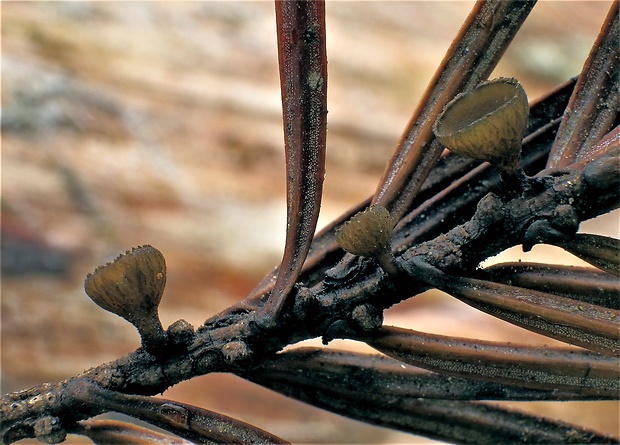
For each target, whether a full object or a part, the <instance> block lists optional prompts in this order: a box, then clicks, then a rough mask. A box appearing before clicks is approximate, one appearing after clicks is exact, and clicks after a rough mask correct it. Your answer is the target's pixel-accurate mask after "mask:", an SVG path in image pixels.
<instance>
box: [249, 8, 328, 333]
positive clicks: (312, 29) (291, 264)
mask: <svg viewBox="0 0 620 445" xmlns="http://www.w3.org/2000/svg"><path fill="white" fill-rule="evenodd" d="M275 4H276V23H277V29H278V60H279V65H280V87H281V91H282V113H283V121H284V146H285V151H286V175H287V181H286V187H287V197H286V202H287V226H286V227H287V230H286V244H285V247H284V257H283V259H282V265H281V266H280V269H279V271H278V275H277V278H276V282H275V285H274V287H273V290H272V292H271V295H270V297H269V300H268V301H267V303H266V304H265V306H264V307H263V308H262V309H261V310H260V311H258V312H257V314H256V316H257V321H258V322H259V323H260V324H261V325H271V324H273V323H275V320H276V319H277V318H278V316H279V314H280V312H281V310H282V307H283V305H284V303H285V300H286V297H287V296H288V294H289V293H290V291H291V289H292V288H293V286H294V285H295V281H296V280H297V276H298V275H299V272H300V271H301V268H302V266H303V264H304V261H305V260H306V256H307V254H308V250H309V249H310V244H311V242H312V237H313V236H314V231H315V229H316V223H317V220H318V218H319V208H320V205H321V193H322V190H323V177H324V176H325V143H326V131H327V52H326V47H325V4H324V2H323V1H322V0H317V1H308V2H297V1H290V0H278V1H276V2H275Z"/></svg>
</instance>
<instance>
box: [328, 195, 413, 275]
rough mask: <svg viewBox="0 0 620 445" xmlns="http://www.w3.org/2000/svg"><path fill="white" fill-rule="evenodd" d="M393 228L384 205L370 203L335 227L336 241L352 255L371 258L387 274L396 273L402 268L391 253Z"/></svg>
mask: <svg viewBox="0 0 620 445" xmlns="http://www.w3.org/2000/svg"><path fill="white" fill-rule="evenodd" d="M392 227H393V224H392V218H391V217H390V212H388V211H387V209H386V208H385V207H382V206H380V205H375V206H370V207H368V208H367V209H366V210H363V211H361V212H359V213H357V214H356V215H355V216H353V217H352V218H351V219H350V220H349V221H347V222H346V223H344V224H343V225H342V227H340V228H339V229H338V231H337V232H336V241H337V242H338V245H340V247H342V248H343V249H344V250H346V251H347V252H349V253H351V254H353V255H359V256H364V257H370V258H373V259H374V260H375V261H377V263H379V266H380V267H381V269H383V271H384V272H385V273H386V274H388V275H398V274H399V273H400V272H401V270H402V269H401V267H400V266H399V265H398V263H397V262H396V258H395V257H394V254H393V253H392V248H391V247H392Z"/></svg>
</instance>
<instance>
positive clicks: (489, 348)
mask: <svg viewBox="0 0 620 445" xmlns="http://www.w3.org/2000/svg"><path fill="white" fill-rule="evenodd" d="M360 340H363V341H364V342H366V343H368V344H369V345H370V346H372V347H373V348H375V349H377V350H378V351H380V352H383V353H384V354H387V355H389V356H390V357H394V358H396V359H398V360H401V361H403V362H405V363H408V364H410V365H414V366H420V367H422V368H425V369H430V370H432V371H436V372H441V373H442V374H448V375H455V376H459V377H469V378H472V379H475V380H484V381H487V382H496V383H503V384H506V385H519V386H521V387H524V388H538V389H548V388H550V387H554V388H558V389H565V390H568V391H572V392H574V393H576V394H584V395H586V394H591V395H593V396H597V395H601V396H604V397H609V398H617V397H618V396H620V369H618V362H617V360H615V359H613V358H610V357H605V356H601V355H598V354H594V353H591V352H588V351H583V350H579V349H566V348H553V347H548V346H546V347H544V348H540V347H535V346H525V345H512V344H504V343H497V342H490V341H482V340H472V339H468V338H459V337H447V336H443V335H436V334H428V333H424V332H417V331H413V330H410V329H401V328H396V327H392V326H384V327H383V328H381V330H379V331H378V332H373V333H367V334H364V335H362V336H360Z"/></svg>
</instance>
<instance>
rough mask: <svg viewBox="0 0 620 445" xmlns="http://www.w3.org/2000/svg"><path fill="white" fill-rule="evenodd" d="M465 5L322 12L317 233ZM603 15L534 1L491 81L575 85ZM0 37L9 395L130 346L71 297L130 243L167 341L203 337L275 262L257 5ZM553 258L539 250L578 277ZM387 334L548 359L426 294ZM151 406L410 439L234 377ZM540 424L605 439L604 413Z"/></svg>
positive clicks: (116, 324)
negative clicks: (184, 335) (323, 98)
mask: <svg viewBox="0 0 620 445" xmlns="http://www.w3.org/2000/svg"><path fill="white" fill-rule="evenodd" d="M470 8H471V4H470V3H468V2H467V3H450V2H440V3H432V4H431V3H418V2H411V3H395V4H386V5H383V4H379V3H375V2H368V3H361V4H359V5H357V6H356V7H355V8H353V7H351V4H348V3H343V4H338V3H334V4H329V5H328V18H327V21H328V27H329V32H328V34H329V37H328V55H329V69H330V73H329V74H330V102H329V104H328V107H329V121H330V123H329V137H328V152H327V157H328V166H327V178H326V182H325V195H324V204H323V208H322V217H321V220H322V221H323V223H326V222H329V221H330V220H331V219H333V218H334V217H335V216H337V215H339V214H340V213H342V211H343V210H345V209H346V208H348V207H350V206H351V205H354V204H356V203H357V202H359V201H361V200H362V199H364V198H366V197H367V196H369V195H370V194H372V192H373V191H374V189H375V186H376V182H377V181H378V179H379V177H380V175H381V172H382V170H383V166H384V164H385V162H386V160H387V158H388V156H389V153H390V152H391V150H392V149H393V147H394V145H395V144H396V142H397V140H398V137H399V135H400V134H401V132H402V129H403V127H404V125H405V124H406V122H407V119H408V118H409V115H410V114H411V111H412V109H413V107H414V106H415V104H416V103H417V101H418V100H419V98H420V96H421V94H422V89H423V88H424V87H425V85H426V84H427V82H428V80H429V79H430V77H431V75H432V73H433V71H434V70H435V68H436V66H437V65H438V63H439V61H440V60H441V58H442V57H443V54H444V52H445V50H446V49H447V47H448V46H449V43H450V41H451V39H452V38H453V37H454V35H455V34H456V31H457V30H458V28H459V26H460V24H461V23H462V21H463V19H464V17H465V16H466V15H467V13H468V12H469V10H470ZM607 8H608V4H607V3H606V2H600V3H599V2H593V3H579V2H577V3H575V4H573V3H571V4H570V7H568V6H567V5H565V4H563V3H561V2H557V3H556V2H551V3H547V4H540V5H538V6H537V7H536V8H535V10H534V12H533V14H532V18H531V20H532V22H529V23H526V25H525V27H524V30H523V35H522V36H520V37H519V38H517V40H516V41H515V46H514V48H512V47H511V48H510V49H509V50H508V54H507V58H506V60H504V61H503V62H502V64H501V65H500V68H499V69H498V71H497V73H496V74H497V75H509V76H514V77H517V78H519V80H520V81H521V82H522V83H523V84H524V86H525V88H526V91H527V92H528V95H529V96H530V98H532V99H533V98H536V97H537V96H538V95H539V94H540V93H541V92H543V91H545V90H547V89H549V88H551V87H552V86H554V85H557V84H559V83H561V82H562V81H564V80H566V79H567V78H569V77H570V76H573V75H574V74H576V73H577V72H578V71H579V70H580V69H581V66H582V64H583V61H584V60H585V56H586V55H587V52H588V50H589V47H590V45H591V43H592V42H593V41H594V38H595V36H596V34H597V32H598V28H599V27H600V23H601V22H602V19H603V17H604V16H605V14H606V12H607ZM2 22H3V23H2V25H3V26H2V34H3V35H2V37H3V43H2V50H3V55H2V57H3V63H2V78H3V85H2V88H3V117H2V119H3V121H2V125H3V128H2V129H3V141H2V142H3V144H2V145H3V149H2V164H3V184H2V189H3V191H2V195H3V209H2V210H3V212H2V218H3V220H2V236H3V249H14V250H13V251H8V252H19V256H15V255H9V254H7V253H6V252H7V251H3V267H9V266H10V264H8V263H7V258H15V259H16V262H15V264H16V265H15V268H14V269H13V270H14V271H15V272H17V271H19V272H20V273H21V275H13V274H11V273H10V271H9V272H7V271H6V270H5V271H4V274H3V283H2V284H3V287H2V293H3V295H2V305H3V306H2V362H3V373H2V378H3V381H2V392H3V393H4V392H7V391H13V390H18V389H21V388H27V387H29V386H32V385H36V384H40V383H42V382H43V381H53V380H58V379H62V378H66V377H69V376H71V375H74V374H77V373H79V372H81V371H82V370H83V369H86V368H90V367H91V366H95V365H98V364H100V363H103V362H105V361H109V360H112V359H115V358H117V357H119V356H121V355H123V354H125V353H127V352H129V351H132V350H133V349H135V348H136V347H137V346H138V345H139V338H138V336H137V335H136V334H135V331H134V329H133V327H131V326H130V325H129V324H127V323H125V322H124V321H123V320H121V319H120V318H116V317H113V316H111V315H109V314H106V313H104V312H103V311H101V310H100V309H99V308H97V307H96V306H95V305H94V304H92V303H91V302H90V301H89V300H88V299H87V298H86V296H85V295H84V292H83V288H82V283H83V279H84V277H85V275H86V274H87V273H88V272H91V271H92V270H93V269H94V268H95V267H96V266H97V265H99V264H102V263H104V262H105V261H109V260H111V259H112V258H113V257H115V256H116V255H117V254H118V253H120V252H122V251H125V250H126V249H127V248H129V247H131V246H137V245H140V244H145V243H150V244H153V245H154V246H156V247H158V248H159V249H160V250H162V252H163V253H164V255H165V256H166V261H167V263H168V266H169V267H168V287H167V289H166V292H165V294H164V298H163V301H162V306H161V307H162V310H161V317H162V321H163V324H164V327H165V326H168V325H169V324H170V323H171V322H173V321H175V320H177V319H179V318H185V319H187V320H189V321H190V322H191V323H193V324H194V325H195V326H198V325H200V324H202V323H203V322H204V320H205V319H207V318H208V317H209V316H211V315H213V314H214V313H216V312H218V311H220V310H222V309H224V308H226V307H227V306H229V305H230V304H232V303H233V302H235V301H237V300H239V299H240V298H242V297H243V296H244V295H245V294H246V293H247V292H248V291H249V290H250V289H251V288H252V287H253V285H254V284H255V283H256V282H257V281H258V280H259V279H260V278H262V276H263V275H264V274H265V273H266V272H268V271H269V270H270V269H271V268H272V267H273V266H275V265H276V264H277V263H278V261H279V259H280V255H281V249H282V246H283V242H284V221H285V205H284V194H285V191H284V186H285V178H284V167H283V165H284V158H283V154H282V144H283V142H282V136H281V134H282V133H281V117H280V111H281V106H280V102H279V100H280V94H279V91H278V76H277V65H276V46H275V25H274V13H273V5H272V4H271V3H231V4H226V5H225V4H222V3H171V4H164V3H131V4H123V5H120V4H110V5H108V4H103V3H90V2H89V3H77V2H76V3H68V2H67V3H64V2H63V3H52V2H50V3H32V4H30V3H6V4H3V5H2ZM607 221H611V225H607V226H606V227H603V226H601V225H599V224H600V223H594V224H595V225H594V226H592V225H590V226H589V227H590V228H591V229H590V230H589V231H598V233H606V234H610V235H615V236H618V226H617V218H614V217H613V216H612V217H608V219H607ZM41 251H42V252H44V253H45V255H44V256H42V255H41V254H40V253H39V252H41ZM558 252H559V251H558V250H555V249H549V250H546V249H539V248H536V249H535V252H534V254H537V255H539V258H542V259H543V260H546V261H562V262H565V261H566V262H573V259H572V258H571V257H569V256H562V257H561V259H560V258H559V257H558V255H560V254H559V253H558ZM507 255H511V254H510V253H509V254H507ZM541 255H542V257H541ZM42 258H43V261H41V259H42ZM508 258H510V256H508ZM513 258H514V257H513ZM17 259H20V261H17ZM575 264H577V263H576V262H575ZM579 264H581V263H579ZM438 309H440V310H438ZM387 318H388V320H389V322H390V323H392V324H398V325H401V326H407V327H413V328H415V329H420V330H428V331H433V332H438V333H442V334H446V335H461V336H469V335H471V336H476V337H478V338H488V339H495V340H503V341H507V340H511V339H514V338H516V337H518V338H519V339H520V340H521V341H524V342H525V341H527V342H531V343H532V344H540V343H548V342H549V340H548V339H543V338H542V337H539V336H536V335H535V334H531V333H527V332H525V331H522V330H519V329H518V328H514V327H510V326H507V325H505V324H504V323H502V322H500V321H497V320H495V319H492V318H491V317H487V316H484V315H481V314H480V313H479V312H476V311H473V310H468V309H467V308H466V307H465V306H461V305H457V304H454V303H452V302H451V301H450V302H448V301H447V300H445V299H443V298H441V296H438V295H437V294H433V295H425V296H423V297H420V298H417V299H416V301H410V302H407V303H405V304H403V305H400V306H398V307H396V308H394V309H393V310H391V311H389V312H388V314H387ZM445 320H449V321H448V322H446V321H445ZM334 343H338V342H334ZM348 347H351V348H356V347H357V346H356V345H355V344H353V345H348ZM165 395H166V397H167V398H172V399H174V398H178V399H182V400H183V401H186V402H188V403H193V404H196V405H199V406H203V407H205V408H208V409H214V410H218V411H220V412H223V413H225V414H230V415H235V416H238V417H240V418H242V419H243V420H245V421H247V422H251V423H254V424H257V425H259V426H261V427H263V428H265V429H268V430H270V431H272V432H274V433H276V434H278V435H280V436H282V437H286V438H287V439H290V440H292V441H296V442H303V441H322V440H324V441H329V442H334V441H338V440H347V441H360V440H364V441H372V442H377V441H382V440H383V441H386V442H395V441H398V442H402V441H405V440H409V441H414V442H419V441H420V439H419V438H411V437H409V436H407V435H400V434H398V433H392V432H389V431H386V430H381V429H376V428H372V427H369V426H360V424H357V423H355V422H351V421H348V420H343V419H342V418H339V417H336V416H333V415H329V414H326V413H324V412H321V411H319V410H316V409H313V408H309V407H306V406H302V405H301V404H299V403H297V402H292V401H288V400H286V401H285V399H283V398H281V397H280V396H277V395H274V394H272V393H269V392H267V391H265V390H262V389H260V388H258V389H257V388H256V387H254V386H251V385H250V384H247V383H245V382H241V381H240V380H239V379H237V378H236V377H232V376H220V375H210V376H208V377H206V378H198V379H195V380H193V381H191V382H186V383H183V384H181V385H178V386H177V387H174V388H173V389H171V390H170V391H168V392H167V393H166V394H165ZM568 405H571V406H568ZM595 406H596V408H595ZM266 407H268V408H266ZM574 407H576V411H573V412H564V413H563V414H558V412H559V411H563V410H569V409H573V408H574ZM580 407H581V408H583V409H581V410H579V408H580ZM536 408H537V409H538V408H541V407H540V406H538V405H537V406H536ZM542 409H545V410H550V411H552V413H550V414H552V415H557V416H558V417H559V416H564V418H566V419H568V420H574V421H577V422H579V423H588V424H589V425H590V426H592V427H593V428H597V429H599V430H601V431H607V432H610V433H617V431H618V423H617V419H618V407H617V403H615V402H600V403H597V404H596V405H594V404H591V403H585V402H584V403H583V404H547V405H544V406H542ZM550 411H547V412H550Z"/></svg>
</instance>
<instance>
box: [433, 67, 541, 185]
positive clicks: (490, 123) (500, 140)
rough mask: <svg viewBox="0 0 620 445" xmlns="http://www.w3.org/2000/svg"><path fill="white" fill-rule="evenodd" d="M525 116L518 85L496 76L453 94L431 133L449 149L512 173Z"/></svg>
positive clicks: (523, 96) (526, 110)
mask: <svg viewBox="0 0 620 445" xmlns="http://www.w3.org/2000/svg"><path fill="white" fill-rule="evenodd" d="M528 115H529V104H528V99H527V95H526V94H525V91H524V90H523V87H522V86H521V84H519V82H518V81H517V80H516V79H511V78H510V79H508V78H499V79H495V80H492V81H488V82H484V83H482V84H480V85H479V86H478V87H476V88H475V89H474V90H473V91H470V92H466V93H461V94H459V95H458V96H456V97H455V98H454V99H453V100H452V101H451V102H449V103H448V104H447V105H446V107H445V108H444V110H443V112H442V113H441V114H440V115H439V117H438V118H437V120H436V121H435V124H434V125H433V132H434V133H435V136H436V137H437V139H438V140H439V141H440V142H441V143H442V144H443V145H444V146H445V147H447V148H448V149H450V150H451V151H453V152H455V153H458V154H461V155H464V156H469V157H471V158H475V159H479V160H482V161H488V162H490V163H492V164H494V165H495V166H497V167H498V168H499V169H501V170H502V171H506V172H509V173H512V172H514V171H516V170H517V169H518V168H519V162H520V158H521V141H522V139H523V136H524V134H525V130H526V128H527V122H528Z"/></svg>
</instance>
